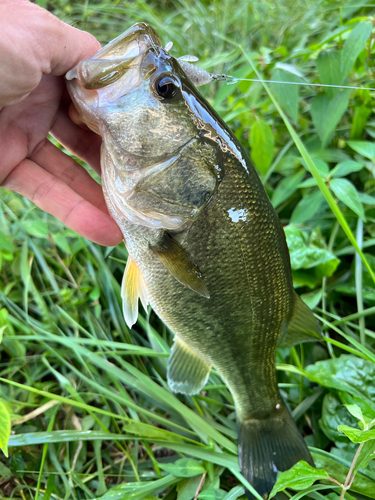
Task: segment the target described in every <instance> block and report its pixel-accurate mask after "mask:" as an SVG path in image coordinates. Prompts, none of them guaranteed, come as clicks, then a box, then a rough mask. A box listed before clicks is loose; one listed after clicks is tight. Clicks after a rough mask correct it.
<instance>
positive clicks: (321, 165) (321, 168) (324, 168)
mask: <svg viewBox="0 0 375 500" xmlns="http://www.w3.org/2000/svg"><path fill="white" fill-rule="evenodd" d="M300 161H301V163H302V165H303V166H304V167H305V169H306V170H307V171H308V172H311V170H310V168H309V166H308V165H307V163H306V162H305V160H304V159H303V158H301V159H300ZM313 161H314V165H315V167H316V169H317V170H318V172H319V173H320V175H321V176H322V177H324V178H325V177H327V176H328V174H329V167H328V165H327V163H326V162H325V161H322V160H320V159H319V158H314V159H313ZM314 180H315V179H314ZM314 185H316V184H314Z"/></svg>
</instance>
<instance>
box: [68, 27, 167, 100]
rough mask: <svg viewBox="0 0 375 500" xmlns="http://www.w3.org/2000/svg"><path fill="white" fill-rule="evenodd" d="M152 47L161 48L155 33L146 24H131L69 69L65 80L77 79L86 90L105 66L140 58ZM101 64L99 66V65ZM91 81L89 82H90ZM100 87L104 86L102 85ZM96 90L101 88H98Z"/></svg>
mask: <svg viewBox="0 0 375 500" xmlns="http://www.w3.org/2000/svg"><path fill="white" fill-rule="evenodd" d="M152 47H155V48H156V47H161V40H160V37H159V35H158V34H157V32H156V31H155V30H154V29H153V28H152V27H151V26H150V25H148V24H146V23H136V24H133V26H131V27H130V28H129V29H127V30H126V31H125V32H124V33H122V34H121V35H119V36H118V37H116V38H115V39H114V40H112V41H110V42H109V43H108V44H107V45H105V46H104V47H102V48H101V49H100V50H99V51H98V52H96V54H94V55H93V56H91V57H90V58H88V59H83V60H82V61H80V62H79V63H78V64H77V65H76V66H75V67H74V68H71V69H70V70H69V71H68V72H67V73H66V74H65V78H66V80H68V81H71V80H74V79H77V80H78V81H79V83H80V85H81V86H82V87H83V88H85V89H88V90H91V89H95V87H93V86H90V85H91V84H92V81H95V78H97V79H98V78H99V79H100V73H101V71H103V67H104V68H105V66H106V65H107V66H109V67H111V66H116V61H117V66H118V65H121V64H123V63H126V62H127V61H128V62H129V64H131V62H132V61H133V60H136V59H137V58H139V59H140V60H141V59H142V56H143V55H144V54H145V53H146V52H147V51H148V50H149V49H150V48H152ZM100 63H101V64H100ZM90 81H91V82H90ZM102 86H106V83H104V84H103V85H102ZM97 88H101V87H100V86H98V87H97Z"/></svg>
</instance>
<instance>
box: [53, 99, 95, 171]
mask: <svg viewBox="0 0 375 500" xmlns="http://www.w3.org/2000/svg"><path fill="white" fill-rule="evenodd" d="M51 134H52V135H53V137H54V138H55V139H56V140H57V141H58V142H59V143H60V144H62V145H63V146H64V147H65V148H66V149H68V150H69V151H71V152H72V153H73V154H75V155H76V156H78V157H79V158H81V159H82V160H83V161H84V162H86V163H88V164H89V165H90V167H92V168H93V169H94V170H95V172H97V173H98V174H99V175H100V147H101V144H102V139H101V137H100V136H99V135H97V134H95V133H94V132H91V130H85V129H82V128H81V127H79V126H78V125H76V124H75V123H73V122H72V120H71V119H70V118H69V114H68V108H65V107H63V108H60V109H59V110H58V112H57V114H56V118H55V122H54V124H53V127H52V129H51Z"/></svg>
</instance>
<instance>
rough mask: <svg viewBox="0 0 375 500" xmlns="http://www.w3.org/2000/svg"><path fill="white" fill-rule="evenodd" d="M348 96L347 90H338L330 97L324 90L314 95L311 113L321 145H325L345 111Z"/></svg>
mask: <svg viewBox="0 0 375 500" xmlns="http://www.w3.org/2000/svg"><path fill="white" fill-rule="evenodd" d="M349 98H350V91H349V90H344V91H342V92H339V93H338V94H337V95H335V96H334V97H332V98H330V96H329V95H327V94H326V93H325V92H322V93H320V94H318V95H317V96H315V97H314V99H313V101H312V103H311V115H312V119H313V122H314V125H315V128H316V131H317V132H318V135H319V137H320V140H321V141H322V146H323V147H324V146H326V145H327V143H328V141H329V139H330V137H331V135H332V133H333V131H334V130H335V128H336V126H337V124H338V123H339V121H340V119H341V117H342V115H343V114H344V113H345V111H346V109H347V107H348V104H349Z"/></svg>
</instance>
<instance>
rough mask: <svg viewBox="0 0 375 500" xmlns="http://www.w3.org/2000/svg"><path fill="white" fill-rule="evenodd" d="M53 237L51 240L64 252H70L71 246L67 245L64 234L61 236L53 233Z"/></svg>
mask: <svg viewBox="0 0 375 500" xmlns="http://www.w3.org/2000/svg"><path fill="white" fill-rule="evenodd" d="M52 238H53V241H54V242H55V244H56V245H57V246H58V247H59V248H60V249H61V250H62V251H63V252H65V253H68V254H69V253H70V252H71V248H70V245H69V241H68V239H67V238H65V236H63V235H62V234H59V233H57V234H54V235H53V236H52Z"/></svg>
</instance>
